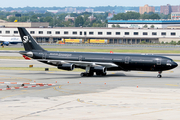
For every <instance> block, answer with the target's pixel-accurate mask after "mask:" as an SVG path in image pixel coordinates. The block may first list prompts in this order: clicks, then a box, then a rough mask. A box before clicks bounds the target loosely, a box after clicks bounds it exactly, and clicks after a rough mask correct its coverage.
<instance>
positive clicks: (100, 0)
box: [0, 0, 180, 8]
mask: <svg viewBox="0 0 180 120" xmlns="http://www.w3.org/2000/svg"><path fill="white" fill-rule="evenodd" d="M145 4H148V5H150V6H160V5H166V4H170V5H180V2H179V0H0V7H3V8H4V7H13V8H17V7H27V6H29V7H53V6H56V7H65V6H66V7H67V6H72V7H78V6H83V7H96V6H108V5H110V6H144V5H145Z"/></svg>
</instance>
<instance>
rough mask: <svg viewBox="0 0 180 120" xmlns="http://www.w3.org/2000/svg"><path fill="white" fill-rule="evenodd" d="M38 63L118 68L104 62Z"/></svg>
mask: <svg viewBox="0 0 180 120" xmlns="http://www.w3.org/2000/svg"><path fill="white" fill-rule="evenodd" d="M38 61H41V62H43V61H46V62H47V63H52V64H54V65H58V64H68V63H71V64H74V65H78V66H85V67H86V66H92V67H93V66H104V67H106V68H111V67H118V65H116V64H114V63H104V62H85V61H64V60H42V59H41V60H38Z"/></svg>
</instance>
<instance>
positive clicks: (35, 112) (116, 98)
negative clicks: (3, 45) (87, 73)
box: [0, 60, 180, 120]
mask: <svg viewBox="0 0 180 120" xmlns="http://www.w3.org/2000/svg"><path fill="white" fill-rule="evenodd" d="M32 62H33V63H34V64H35V66H36V64H38V63H36V62H35V61H32ZM9 63H11V64H15V65H17V66H18V67H25V65H26V64H27V65H29V61H24V60H20V61H18V60H16V61H14V60H9V61H8V60H6V61H3V62H2V60H1V64H0V65H3V66H6V65H7V67H10V66H11V65H10V66H9ZM15 65H14V67H16V66H15ZM42 66H43V65H42ZM39 67H41V65H39ZM179 71H180V67H177V68H176V69H173V70H170V71H166V72H163V78H161V79H159V78H157V77H156V76H157V73H156V72H155V73H154V72H143V71H132V72H123V71H119V72H108V75H107V76H105V77H98V76H94V77H83V78H82V77H80V75H79V74H80V72H61V71H58V72H56V71H23V70H20V71H17V70H16V71H14V70H0V82H30V83H34V81H36V83H55V85H54V86H50V87H36V88H26V89H25V88H24V89H19V90H6V91H0V103H1V104H0V107H1V109H0V116H1V120H11V119H12V120H36V119H45V120H48V119H63V120H84V119H86V120H93V119H94V120H102V119H105V120H119V119H124V120H131V119H135V120H144V118H148V119H147V120H155V119H156V120H157V119H163V120H169V119H173V120H176V119H177V120H178V118H179V117H180V115H179V110H180V107H179V104H180V102H179V101H180V99H179V98H180V94H179V93H180V90H179V88H180V81H179V80H180V75H179ZM56 81H57V83H56ZM9 86H10V87H11V88H13V87H18V85H14V84H9ZM137 86H138V88H137ZM0 87H1V88H0V89H2V88H5V87H6V84H0ZM167 113H168V116H166V114H167ZM162 115H165V116H162Z"/></svg>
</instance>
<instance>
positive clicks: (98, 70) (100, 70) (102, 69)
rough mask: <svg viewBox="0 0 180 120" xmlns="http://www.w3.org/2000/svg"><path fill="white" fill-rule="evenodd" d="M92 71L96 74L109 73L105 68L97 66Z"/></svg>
mask: <svg viewBox="0 0 180 120" xmlns="http://www.w3.org/2000/svg"><path fill="white" fill-rule="evenodd" d="M91 70H93V71H94V72H99V73H106V71H107V69H106V67H103V66H95V67H93V68H92V69H91Z"/></svg>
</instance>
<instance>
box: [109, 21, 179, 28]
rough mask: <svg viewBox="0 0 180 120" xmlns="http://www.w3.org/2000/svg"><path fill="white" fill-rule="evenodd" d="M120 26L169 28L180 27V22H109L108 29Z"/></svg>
mask: <svg viewBox="0 0 180 120" xmlns="http://www.w3.org/2000/svg"><path fill="white" fill-rule="evenodd" d="M117 25H118V26H120V27H123V28H144V27H146V28H167V27H169V26H180V20H108V27H109V28H112V27H113V26H117Z"/></svg>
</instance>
